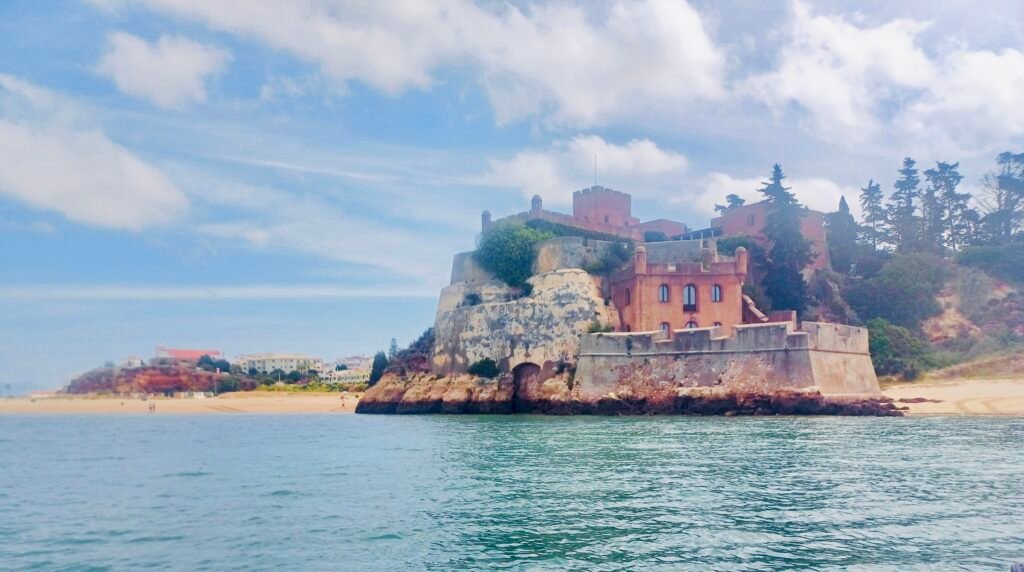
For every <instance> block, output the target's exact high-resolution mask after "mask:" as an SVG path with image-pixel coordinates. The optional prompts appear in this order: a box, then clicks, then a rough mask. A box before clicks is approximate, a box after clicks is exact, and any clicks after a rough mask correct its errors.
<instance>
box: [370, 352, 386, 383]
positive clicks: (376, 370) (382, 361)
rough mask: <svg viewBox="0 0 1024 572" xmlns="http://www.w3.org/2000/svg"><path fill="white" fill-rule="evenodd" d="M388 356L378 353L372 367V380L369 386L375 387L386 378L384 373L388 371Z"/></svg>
mask: <svg viewBox="0 0 1024 572" xmlns="http://www.w3.org/2000/svg"><path fill="white" fill-rule="evenodd" d="M389 363H390V362H389V361H388V356H386V355H384V352H377V353H376V354H374V356H373V364H372V365H371V366H370V380H369V383H367V385H369V386H370V387H373V386H374V385H376V384H377V382H378V381H380V378H381V377H384V372H385V371H386V370H387V369H388V364H389Z"/></svg>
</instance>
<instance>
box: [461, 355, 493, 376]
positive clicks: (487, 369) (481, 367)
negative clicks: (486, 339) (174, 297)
mask: <svg viewBox="0 0 1024 572" xmlns="http://www.w3.org/2000/svg"><path fill="white" fill-rule="evenodd" d="M466 372H468V373H469V374H470V375H475V376H477V377H486V378H492V377H498V375H499V374H501V370H500V369H498V364H497V363H495V361H494V360H492V359H491V358H483V359H481V360H477V361H475V362H473V363H472V364H470V365H469V368H468V369H466Z"/></svg>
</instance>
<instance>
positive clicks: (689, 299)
mask: <svg viewBox="0 0 1024 572" xmlns="http://www.w3.org/2000/svg"><path fill="white" fill-rule="evenodd" d="M683 311H684V312H696V311H697V287H696V286H694V285H693V284H687V285H686V287H685V288H683Z"/></svg>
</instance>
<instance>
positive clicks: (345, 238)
mask: <svg viewBox="0 0 1024 572" xmlns="http://www.w3.org/2000/svg"><path fill="white" fill-rule="evenodd" d="M191 182H192V183H193V184H192V186H193V187H196V188H201V189H202V193H201V196H198V195H197V196H196V200H197V201H200V200H201V201H203V202H204V203H206V204H208V205H211V206H213V207H215V209H216V210H219V211H221V212H227V213H230V216H229V217H228V218H227V219H226V220H220V221H209V222H202V223H199V224H197V225H196V227H195V231H196V232H197V233H198V234H199V235H201V236H204V237H207V238H210V239H216V240H219V241H224V242H225V243H228V244H230V243H232V242H234V243H238V244H242V245H245V246H248V247H250V248H255V249H268V250H279V251H280V250H284V251H291V252H298V253H305V254H312V255H315V256H318V257H322V258H325V259H329V260H336V261H340V262H347V263H352V264H359V265H364V266H366V267H368V268H376V269H382V270H384V271H385V273H386V274H387V275H390V276H393V275H400V276H404V277H414V278H419V279H421V280H422V281H424V283H429V284H431V285H432V286H433V287H439V286H441V285H443V281H444V277H445V276H446V275H447V270H448V268H449V265H450V263H451V255H452V253H453V252H456V251H457V250H459V248H462V247H464V246H465V245H462V244H460V243H459V242H458V241H457V240H453V238H452V237H451V236H449V235H447V234H445V232H444V230H445V229H443V228H434V227H433V226H431V227H429V228H417V227H415V226H413V225H409V224H395V225H390V224H388V222H387V221H385V220H372V219H371V218H368V217H366V216H362V215H355V214H353V213H351V212H349V210H348V209H347V208H346V205H345V204H344V201H343V202H338V201H335V200H332V199H331V198H330V197H328V196H323V195H319V194H316V193H315V192H304V193H299V192H285V191H281V190H278V189H273V188H268V187H255V186H251V185H246V184H239V183H233V182H227V181H221V180H218V179H216V178H212V177H206V176H203V175H197V176H194V178H193V179H192V181H191Z"/></svg>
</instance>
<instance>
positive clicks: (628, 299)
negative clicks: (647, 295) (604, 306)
mask: <svg viewBox="0 0 1024 572" xmlns="http://www.w3.org/2000/svg"><path fill="white" fill-rule="evenodd" d="M632 303H633V296H632V294H631V293H630V291H629V288H626V305H627V306H629V305H630V304H632Z"/></svg>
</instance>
